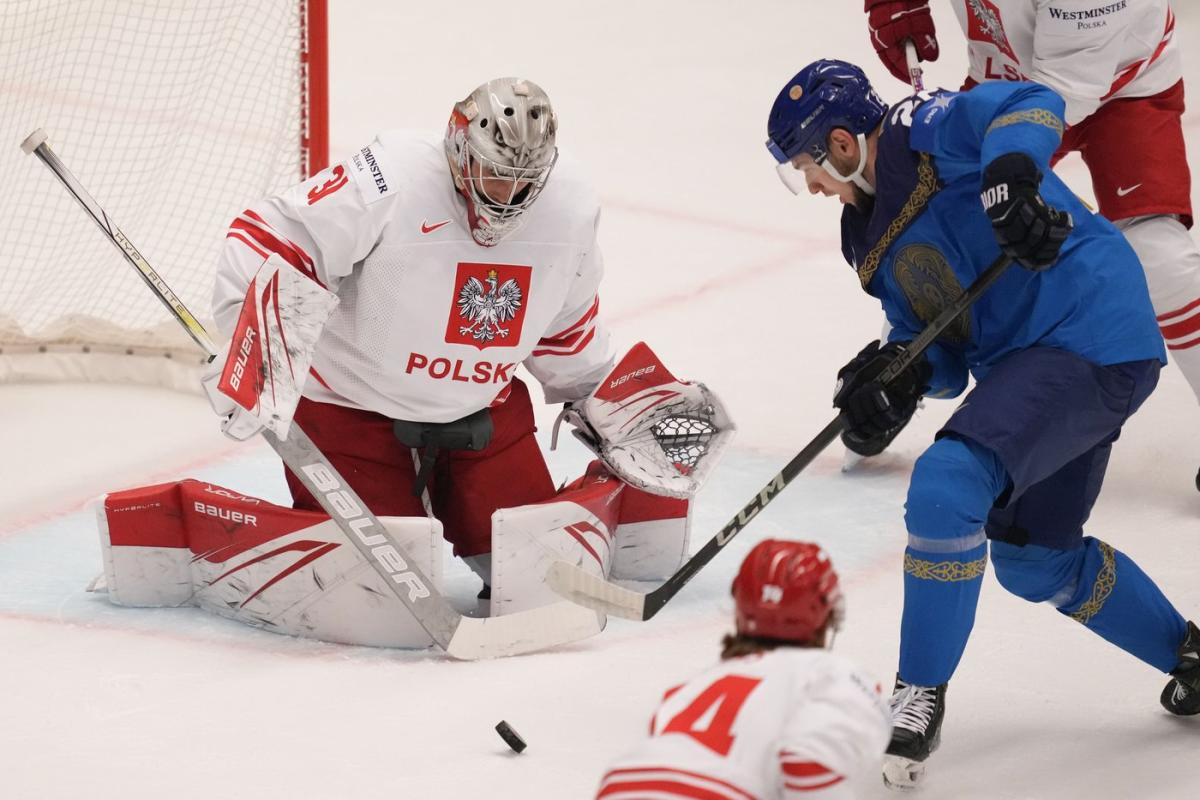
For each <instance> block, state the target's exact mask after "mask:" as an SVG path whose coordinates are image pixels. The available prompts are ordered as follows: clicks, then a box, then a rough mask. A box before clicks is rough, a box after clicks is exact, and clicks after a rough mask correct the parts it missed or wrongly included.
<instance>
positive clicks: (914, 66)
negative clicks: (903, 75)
mask: <svg viewBox="0 0 1200 800" xmlns="http://www.w3.org/2000/svg"><path fill="white" fill-rule="evenodd" d="M904 60H905V62H906V63H907V64H908V82H909V83H911V84H912V88H913V92H916V93H920V92H923V91H925V71H924V70H923V69H921V62H920V60H918V59H917V46H916V45H915V44H913V40H912V39H905V40H904Z"/></svg>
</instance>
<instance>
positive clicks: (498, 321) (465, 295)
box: [458, 269, 524, 342]
mask: <svg viewBox="0 0 1200 800" xmlns="http://www.w3.org/2000/svg"><path fill="white" fill-rule="evenodd" d="M485 284H486V285H485ZM523 300H524V298H523V297H522V296H521V287H520V286H519V285H518V284H517V281H516V279H515V278H509V279H508V280H506V281H505V282H504V283H500V282H499V280H498V279H497V272H496V270H494V269H493V270H488V273H487V277H486V278H485V279H484V280H482V281H481V280H479V278H476V277H475V276H473V275H472V276H471V277H469V278H467V281H466V283H464V284H463V285H462V288H461V289H459V290H458V315H459V316H460V317H462V318H463V319H464V320H465V321H466V322H467V324H466V325H460V326H459V328H458V333H459V335H460V336H468V335H469V336H470V337H471V338H472V339H474V340H475V341H477V342H490V341H492V340H493V339H495V338H496V337H497V336H499V337H500V338H502V339H503V338H504V337H506V336H508V333H509V329H508V328H506V327H503V325H504V323H506V322H510V321H512V320H513V319H514V318H516V316H517V312H518V311H520V309H521V303H522V302H523Z"/></svg>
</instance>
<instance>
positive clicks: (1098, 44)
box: [952, 0, 1182, 125]
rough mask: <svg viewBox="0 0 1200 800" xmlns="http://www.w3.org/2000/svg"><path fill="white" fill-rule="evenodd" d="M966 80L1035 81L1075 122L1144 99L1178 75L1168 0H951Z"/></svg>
mask: <svg viewBox="0 0 1200 800" xmlns="http://www.w3.org/2000/svg"><path fill="white" fill-rule="evenodd" d="M952 5H953V6H954V12H955V13H956V14H957V15H958V21H959V24H960V25H962V29H963V31H964V32H965V33H966V34H967V40H968V47H969V53H970V59H971V69H970V75H971V77H972V78H973V79H974V80H976V81H978V82H980V83H983V82H984V81H994V80H1010V81H1021V80H1029V81H1037V82H1038V83H1044V84H1046V85H1047V86H1049V87H1050V88H1051V89H1054V91H1056V92H1058V93H1059V94H1061V95H1062V96H1063V97H1064V98H1065V99H1066V101H1067V113H1066V117H1067V124H1069V125H1074V124H1076V123H1078V122H1080V121H1081V120H1083V119H1084V118H1085V117H1087V116H1089V115H1090V114H1091V113H1092V112H1094V111H1095V110H1096V109H1097V108H1099V107H1100V106H1101V105H1102V104H1104V103H1105V102H1107V101H1109V100H1112V99H1115V98H1118V97H1148V96H1150V95H1155V94H1158V93H1159V92H1162V91H1165V90H1167V89H1169V88H1171V86H1173V85H1174V84H1175V83H1176V82H1177V81H1179V80H1180V78H1181V77H1182V66H1181V63H1180V57H1179V46H1178V44H1177V43H1176V42H1175V40H1174V34H1175V15H1174V13H1173V12H1172V11H1171V6H1170V4H1169V3H1168V2H1167V0H953V3H952Z"/></svg>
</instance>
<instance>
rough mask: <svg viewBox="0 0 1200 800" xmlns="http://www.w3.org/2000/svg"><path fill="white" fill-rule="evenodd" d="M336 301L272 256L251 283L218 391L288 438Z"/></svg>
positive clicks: (323, 290) (317, 285) (335, 296)
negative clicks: (316, 349)
mask: <svg viewBox="0 0 1200 800" xmlns="http://www.w3.org/2000/svg"><path fill="white" fill-rule="evenodd" d="M337 304H338V297H337V295H335V294H334V293H333V292H330V291H329V290H327V289H326V288H325V287H324V286H322V285H321V284H320V283H318V282H317V281H316V280H314V279H313V278H310V277H308V276H307V275H305V274H304V273H302V272H300V271H299V270H297V269H296V268H295V267H293V266H292V265H291V264H289V263H288V262H287V261H285V260H284V259H283V258H282V257H281V256H279V255H278V254H275V253H272V254H271V255H270V256H269V257H268V258H267V260H266V261H264V262H263V264H262V266H261V267H259V270H258V272H257V273H256V274H255V276H254V278H253V279H252V280H251V281H250V286H249V288H248V289H247V290H246V299H245V300H243V301H242V312H241V314H240V315H239V316H238V321H237V326H236V327H235V328H234V331H233V337H232V339H231V340H230V342H229V348H228V350H227V351H226V353H227V355H226V359H225V367H224V369H223V370H222V372H221V377H220V380H219V381H218V383H217V389H218V391H220V392H221V393H222V394H224V395H225V396H227V397H229V398H230V399H232V400H233V402H234V403H236V404H237V405H238V406H239V407H240V408H241V409H243V410H244V411H245V412H248V413H249V414H250V415H251V416H253V417H255V418H256V419H257V420H258V422H259V423H261V424H262V425H264V426H265V427H267V428H269V429H270V430H272V431H274V432H275V434H276V435H278V436H279V438H281V439H286V438H287V431H288V428H289V427H290V426H291V424H292V416H293V415H294V414H295V413H296V405H297V404H298V403H299V402H300V392H301V390H302V389H303V388H304V381H305V379H306V378H307V377H308V371H309V368H310V367H311V365H312V357H313V349H314V348H315V347H316V345H317V339H318V338H320V336H321V331H322V329H323V328H324V327H325V322H326V321H327V320H328V319H329V315H330V314H332V313H333V309H334V308H335V307H336V306H337Z"/></svg>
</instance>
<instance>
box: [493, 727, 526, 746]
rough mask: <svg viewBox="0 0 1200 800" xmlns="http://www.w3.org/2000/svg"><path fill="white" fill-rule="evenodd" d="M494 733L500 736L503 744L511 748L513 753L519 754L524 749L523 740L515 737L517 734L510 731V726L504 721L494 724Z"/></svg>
mask: <svg viewBox="0 0 1200 800" xmlns="http://www.w3.org/2000/svg"><path fill="white" fill-rule="evenodd" d="M496 733H498V734H500V738H501V739H503V740H504V743H505V744H507V745H508V746H509V747H511V748H512V750H513V752H514V753H520V752H521V751H522V750H524V749H525V740H524V739H522V738H521V737H520V736H519V735H517V732H516V731H514V730H513V729H512V726H511V725H509V724H508V723H507V722H505V721H504V720H500V721H499V722H498V723H496Z"/></svg>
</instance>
